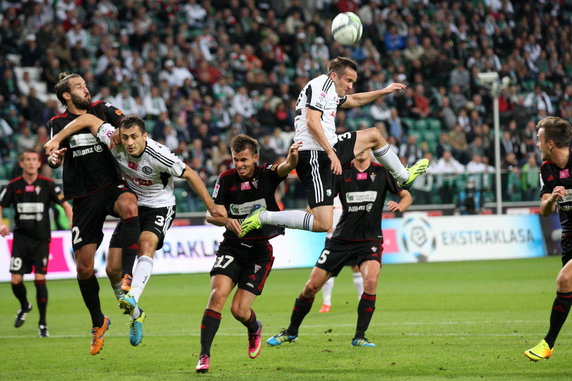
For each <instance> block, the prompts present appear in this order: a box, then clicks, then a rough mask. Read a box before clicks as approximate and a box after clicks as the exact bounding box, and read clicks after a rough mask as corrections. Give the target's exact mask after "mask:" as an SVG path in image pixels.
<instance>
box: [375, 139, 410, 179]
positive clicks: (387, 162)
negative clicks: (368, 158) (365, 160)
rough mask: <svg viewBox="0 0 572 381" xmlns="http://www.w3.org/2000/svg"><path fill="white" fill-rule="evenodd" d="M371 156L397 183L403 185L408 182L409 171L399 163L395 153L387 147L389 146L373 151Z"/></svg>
mask: <svg viewBox="0 0 572 381" xmlns="http://www.w3.org/2000/svg"><path fill="white" fill-rule="evenodd" d="M373 155H374V156H375V158H376V159H377V160H379V162H380V163H381V164H383V166H384V167H385V168H387V169H388V170H389V172H391V175H392V176H393V177H395V179H396V180H397V181H398V182H399V183H404V182H406V181H407V180H409V171H408V170H407V169H405V167H404V166H403V164H401V161H399V158H398V157H397V155H396V154H395V152H393V150H392V149H391V148H390V147H389V144H386V145H384V146H383V147H381V148H378V149H376V150H373Z"/></svg>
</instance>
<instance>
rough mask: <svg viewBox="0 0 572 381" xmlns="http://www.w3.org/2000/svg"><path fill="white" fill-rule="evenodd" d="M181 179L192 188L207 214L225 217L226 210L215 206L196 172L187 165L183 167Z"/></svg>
mask: <svg viewBox="0 0 572 381" xmlns="http://www.w3.org/2000/svg"><path fill="white" fill-rule="evenodd" d="M181 178H183V179H185V180H187V183H188V184H189V185H190V186H191V188H193V191H194V192H195V193H196V194H197V196H199V198H200V199H201V201H202V202H203V204H205V206H206V207H207V210H208V212H209V214H210V215H211V216H212V217H226V216H227V214H226V209H225V208H224V207H223V206H221V205H216V204H215V203H214V201H213V199H212V198H211V196H210V194H209V191H208V190H207V187H206V186H205V183H203V180H201V178H200V177H199V175H198V174H197V172H195V171H194V170H193V169H192V168H191V167H189V166H188V165H187V166H186V167H185V171H184V172H183V176H181Z"/></svg>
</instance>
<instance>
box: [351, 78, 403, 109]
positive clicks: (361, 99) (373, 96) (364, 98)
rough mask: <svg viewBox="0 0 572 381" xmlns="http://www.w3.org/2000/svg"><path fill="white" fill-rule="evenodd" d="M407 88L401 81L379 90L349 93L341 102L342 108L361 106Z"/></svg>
mask: <svg viewBox="0 0 572 381" xmlns="http://www.w3.org/2000/svg"><path fill="white" fill-rule="evenodd" d="M406 88H407V86H406V85H404V84H403V83H397V82H394V83H392V84H390V85H389V86H387V87H386V88H384V89H381V90H373V91H366V92H363V93H357V94H350V95H348V98H347V100H346V101H345V102H344V103H343V104H342V106H341V107H342V108H352V107H361V106H363V105H366V104H368V103H371V102H374V101H376V100H377V99H378V98H381V97H384V96H386V95H389V94H391V93H393V92H395V91H401V90H405V89H406Z"/></svg>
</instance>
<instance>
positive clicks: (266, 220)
mask: <svg viewBox="0 0 572 381" xmlns="http://www.w3.org/2000/svg"><path fill="white" fill-rule="evenodd" d="M357 70H358V67H357V64H356V63H355V62H354V61H352V60H351V59H349V58H344V57H336V58H334V59H333V60H331V61H330V64H329V68H328V74H322V75H320V76H318V77H316V78H314V79H312V80H311V81H310V82H308V84H306V86H305V87H304V88H303V89H302V91H301V92H300V95H299V96H298V100H297V102H296V113H295V121H294V125H295V128H296V134H295V136H294V141H297V142H298V141H299V142H302V143H304V145H303V146H302V147H301V148H300V160H299V162H298V166H297V167H296V172H297V173H298V176H299V177H300V181H301V182H302V183H303V184H304V189H305V190H306V195H307V197H308V204H309V205H310V209H311V214H309V213H307V212H305V211H296V210H293V211H282V212H268V211H265V210H264V209H258V210H256V211H253V213H252V215H249V216H248V217H247V218H246V219H245V220H244V221H243V223H242V235H245V234H247V233H248V232H249V231H250V230H252V229H258V228H259V227H260V226H262V225H276V226H284V227H288V228H293V229H303V230H311V231H314V232H327V231H328V230H330V228H331V227H332V221H333V209H332V205H333V199H334V196H335V195H334V193H335V189H334V177H335V176H336V175H340V174H341V173H342V167H344V166H346V165H347V164H349V162H350V161H351V160H352V159H353V158H354V157H355V156H356V155H357V154H359V153H360V152H363V151H365V150H367V149H372V150H373V154H374V156H375V157H376V158H377V160H378V161H379V162H380V163H382V164H383V165H384V166H385V168H387V169H388V170H389V172H390V173H391V174H392V175H393V177H395V178H396V179H397V180H398V182H399V183H400V184H401V185H402V186H409V185H411V184H412V183H413V181H414V180H415V179H416V178H417V176H419V175H421V174H423V173H425V171H426V170H427V166H428V165H429V161H428V160H427V159H421V160H420V161H418V162H417V163H415V164H414V165H413V166H412V167H411V168H409V169H407V168H405V167H404V166H403V165H402V164H401V162H400V161H399V158H398V157H397V155H395V153H394V152H393V151H392V150H391V149H390V147H389V145H388V144H387V142H386V140H385V139H384V137H383V136H382V135H381V132H380V131H379V130H378V129H377V128H375V127H372V128H368V129H365V130H359V131H354V132H346V133H344V134H341V135H336V126H335V124H334V122H335V118H336V111H337V109H338V108H352V107H361V106H364V105H366V104H368V103H371V102H374V101H375V100H376V99H378V98H380V97H383V96H386V95H389V94H391V93H393V92H395V91H400V90H404V89H405V88H406V86H405V85H403V84H401V83H392V84H390V85H389V86H387V87H386V88H384V89H381V90H374V91H368V92H363V93H357V94H349V92H350V91H351V90H352V88H353V85H354V83H355V82H356V80H357Z"/></svg>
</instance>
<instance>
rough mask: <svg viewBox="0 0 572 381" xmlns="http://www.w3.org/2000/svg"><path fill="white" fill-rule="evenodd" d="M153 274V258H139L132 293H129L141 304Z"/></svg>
mask: <svg viewBox="0 0 572 381" xmlns="http://www.w3.org/2000/svg"><path fill="white" fill-rule="evenodd" d="M152 272H153V258H151V257H148V256H146V255H142V256H140V257H139V260H138V261H137V265H135V270H134V271H133V281H132V282H131V291H129V293H130V294H131V296H133V298H135V301H136V302H139V298H140V297H141V294H142V293H143V290H144V289H145V286H146V285H147V282H148V281H149V278H150V277H151V273H152Z"/></svg>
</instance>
